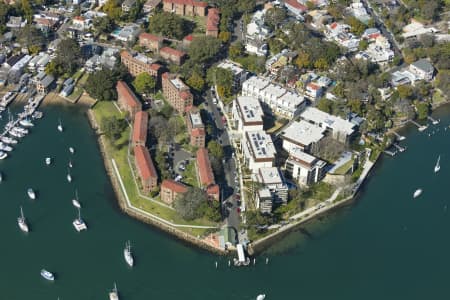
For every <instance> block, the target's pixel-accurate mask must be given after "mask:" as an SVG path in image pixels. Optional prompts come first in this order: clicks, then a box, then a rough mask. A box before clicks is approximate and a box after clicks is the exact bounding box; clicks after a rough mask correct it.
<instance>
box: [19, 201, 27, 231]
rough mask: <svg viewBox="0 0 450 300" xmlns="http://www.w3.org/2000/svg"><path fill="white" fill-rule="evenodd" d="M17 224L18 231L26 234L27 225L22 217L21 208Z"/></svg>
mask: <svg viewBox="0 0 450 300" xmlns="http://www.w3.org/2000/svg"><path fill="white" fill-rule="evenodd" d="M17 224H18V225H19V228H20V230H22V231H23V232H28V231H29V230H28V224H27V221H26V220H25V216H24V215H23V210H22V206H21V207H20V217H18V218H17Z"/></svg>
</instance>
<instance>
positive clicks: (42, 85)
mask: <svg viewBox="0 0 450 300" xmlns="http://www.w3.org/2000/svg"><path fill="white" fill-rule="evenodd" d="M54 81H55V78H54V77H53V76H52V75H47V74H45V73H44V72H40V73H39V74H38V75H37V76H36V78H35V82H36V91H37V92H38V93H39V94H41V95H45V94H47V93H48V92H49V91H50V89H51V86H52V84H53V82H54Z"/></svg>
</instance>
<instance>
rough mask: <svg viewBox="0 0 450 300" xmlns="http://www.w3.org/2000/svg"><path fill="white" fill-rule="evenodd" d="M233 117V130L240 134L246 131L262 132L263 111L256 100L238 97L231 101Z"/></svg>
mask: <svg viewBox="0 0 450 300" xmlns="http://www.w3.org/2000/svg"><path fill="white" fill-rule="evenodd" d="M231 114H232V116H233V123H232V126H233V128H235V129H236V131H238V133H240V134H244V133H245V132H247V131H262V130H263V119H262V117H263V115H264V113H263V110H262V107H261V104H260V103H259V101H258V100H257V99H256V98H253V97H246V96H239V97H237V99H236V100H234V101H233V108H232V110H231Z"/></svg>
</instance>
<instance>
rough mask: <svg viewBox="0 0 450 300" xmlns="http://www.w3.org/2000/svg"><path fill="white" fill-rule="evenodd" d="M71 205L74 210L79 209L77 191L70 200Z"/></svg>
mask: <svg viewBox="0 0 450 300" xmlns="http://www.w3.org/2000/svg"><path fill="white" fill-rule="evenodd" d="M72 204H73V206H75V207H76V208H81V203H80V201H78V191H77V190H75V198H73V199H72Z"/></svg>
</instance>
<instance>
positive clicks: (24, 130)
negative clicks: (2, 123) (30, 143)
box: [11, 126, 29, 134]
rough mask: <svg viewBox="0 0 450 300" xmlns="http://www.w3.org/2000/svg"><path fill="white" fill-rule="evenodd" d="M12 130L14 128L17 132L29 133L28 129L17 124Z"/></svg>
mask: <svg viewBox="0 0 450 300" xmlns="http://www.w3.org/2000/svg"><path fill="white" fill-rule="evenodd" d="M11 130H14V131H16V132H20V133H23V134H28V132H29V131H28V129H26V128H22V127H20V126H15V127H13V128H12V129H11Z"/></svg>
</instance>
